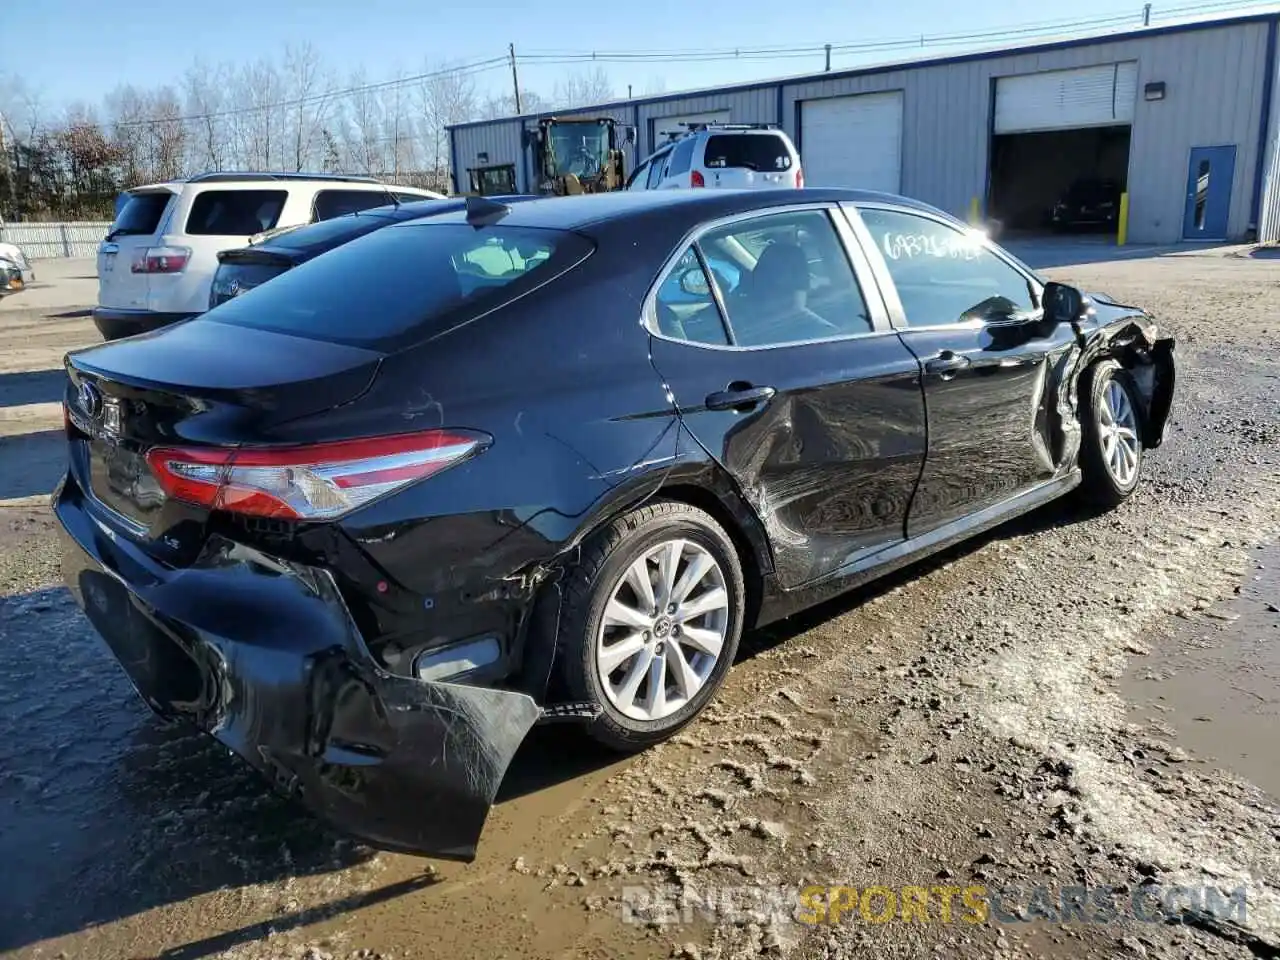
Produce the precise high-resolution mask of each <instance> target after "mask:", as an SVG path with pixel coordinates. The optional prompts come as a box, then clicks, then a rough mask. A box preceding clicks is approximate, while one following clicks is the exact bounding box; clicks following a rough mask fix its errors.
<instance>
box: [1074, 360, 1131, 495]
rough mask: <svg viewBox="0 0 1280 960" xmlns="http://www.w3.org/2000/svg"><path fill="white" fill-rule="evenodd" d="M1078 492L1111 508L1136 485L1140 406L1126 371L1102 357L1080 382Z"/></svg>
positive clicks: (1114, 362) (1129, 375)
mask: <svg viewBox="0 0 1280 960" xmlns="http://www.w3.org/2000/svg"><path fill="white" fill-rule="evenodd" d="M1080 397H1081V399H1082V404H1081V409H1080V427H1081V441H1080V442H1081V447H1080V470H1081V473H1082V474H1083V477H1082V482H1081V486H1080V491H1081V494H1082V496H1083V497H1084V498H1085V499H1086V500H1087V501H1089V502H1090V503H1093V504H1096V505H1098V506H1102V507H1114V506H1116V505H1118V504H1119V503H1121V502H1122V501H1124V500H1125V499H1126V498H1128V496H1129V495H1130V494H1132V493H1133V491H1134V490H1135V489H1136V488H1137V486H1138V478H1139V476H1140V475H1141V473H1142V428H1141V423H1142V421H1141V417H1142V413H1141V410H1142V407H1141V406H1140V400H1139V394H1138V387H1137V384H1136V382H1135V381H1134V379H1133V376H1132V374H1130V373H1129V371H1128V370H1126V369H1125V368H1124V367H1122V366H1120V364H1119V363H1117V362H1116V361H1114V360H1102V361H1099V362H1098V363H1095V364H1093V366H1091V367H1089V369H1088V370H1086V371H1085V373H1084V376H1083V377H1082V378H1081V381H1080Z"/></svg>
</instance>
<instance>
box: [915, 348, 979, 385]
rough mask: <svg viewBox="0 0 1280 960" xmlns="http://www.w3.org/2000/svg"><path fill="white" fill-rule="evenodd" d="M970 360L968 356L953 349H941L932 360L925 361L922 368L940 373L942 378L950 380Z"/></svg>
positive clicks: (967, 364)
mask: <svg viewBox="0 0 1280 960" xmlns="http://www.w3.org/2000/svg"><path fill="white" fill-rule="evenodd" d="M971 362H972V361H970V360H969V358H968V357H966V356H963V355H962V354H959V353H956V352H955V351H953V350H943V351H942V352H941V353H940V354H938V355H937V356H936V357H934V358H933V359H932V360H927V361H925V365H924V368H925V370H926V371H927V372H929V373H937V374H940V375H941V376H942V379H943V380H950V379H951V378H952V377H954V376H955V375H956V373H958V372H959V371H960V370H963V369H964V368H965V367H967V366H969V364H970V363H971Z"/></svg>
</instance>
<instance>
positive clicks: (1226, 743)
mask: <svg viewBox="0 0 1280 960" xmlns="http://www.w3.org/2000/svg"><path fill="white" fill-rule="evenodd" d="M1277 608H1280V544H1271V545H1269V546H1266V547H1263V548H1261V549H1256V550H1252V551H1250V554H1249V558H1248V568H1247V570H1246V572H1245V576H1244V579H1243V581H1242V582H1241V583H1240V585H1239V587H1238V588H1237V593H1236V595H1235V596H1234V597H1232V598H1231V599H1229V600H1226V601H1223V602H1221V603H1215V604H1211V605H1207V606H1206V607H1205V609H1203V610H1198V611H1195V612H1192V613H1189V614H1188V615H1187V619H1185V620H1175V621H1174V622H1175V623H1177V624H1180V626H1177V627H1175V628H1173V629H1172V630H1171V631H1170V632H1169V633H1167V634H1166V635H1165V636H1163V637H1160V638H1151V642H1150V647H1151V653H1150V655H1149V656H1144V657H1134V658H1133V660H1132V661H1131V665H1130V670H1129V673H1128V675H1127V676H1126V677H1125V679H1124V681H1123V684H1122V688H1123V691H1124V693H1125V696H1126V698H1127V699H1128V700H1129V702H1130V704H1131V705H1132V706H1131V708H1130V719H1132V720H1134V721H1136V722H1139V723H1151V722H1152V721H1156V722H1159V723H1162V724H1165V725H1167V726H1168V727H1169V728H1170V729H1171V730H1172V731H1174V733H1175V734H1176V739H1177V741H1178V743H1179V744H1180V745H1181V746H1182V747H1183V749H1185V750H1186V751H1187V752H1188V753H1190V754H1192V755H1193V756H1195V757H1197V758H1200V759H1205V760H1209V759H1212V760H1213V761H1214V762H1216V763H1217V764H1218V765H1219V766H1221V767H1223V768H1224V769H1226V770H1229V771H1231V772H1232V773H1235V774H1236V775H1237V776H1240V777H1242V778H1244V779H1246V780H1249V781H1251V782H1252V783H1254V784H1256V785H1257V786H1259V787H1261V788H1262V789H1263V790H1265V791H1267V792H1268V793H1269V794H1271V796H1272V797H1275V798H1277V799H1280V763H1277V762H1276V760H1277V756H1276V754H1277V746H1276V744H1277V742H1280V610H1278V609H1277Z"/></svg>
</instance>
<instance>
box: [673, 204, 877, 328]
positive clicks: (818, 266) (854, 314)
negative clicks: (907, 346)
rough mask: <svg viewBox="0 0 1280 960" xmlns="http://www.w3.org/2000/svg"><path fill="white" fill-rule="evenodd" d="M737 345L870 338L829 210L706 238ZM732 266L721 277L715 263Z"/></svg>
mask: <svg viewBox="0 0 1280 960" xmlns="http://www.w3.org/2000/svg"><path fill="white" fill-rule="evenodd" d="M698 244H699V248H700V249H701V250H702V252H703V255H704V256H705V257H706V259H707V261H708V262H709V263H710V264H711V265H712V271H713V274H714V275H715V278H716V284H717V286H718V287H719V289H720V291H721V294H722V296H723V298H724V303H725V308H726V310H727V311H728V314H729V317H728V319H729V328H730V330H731V331H732V333H733V342H734V343H735V344H738V345H740V346H771V345H777V344H784V343H796V342H803V341H807V340H823V339H828V338H831V337H842V336H850V335H853V334H859V333H870V332H871V331H872V329H873V326H872V322H871V317H870V314H869V312H868V310H867V304H866V301H865V300H864V299H863V296H862V290H861V288H860V287H859V286H858V281H857V278H856V277H855V276H854V273H853V267H852V266H851V265H850V263H849V258H848V255H847V254H846V252H845V249H844V244H843V243H842V242H841V240H840V236H839V234H838V233H836V230H835V227H834V226H833V225H832V223H831V219H830V217H829V216H828V215H827V213H826V212H825V211H823V210H796V211H790V212H787V213H775V214H770V215H768V216H763V217H753V218H751V219H749V220H744V221H741V222H737V223H732V224H728V225H726V226H724V227H720V228H718V229H716V230H712V231H709V232H708V233H706V234H704V235H703V236H702V237H701V238H700V239H699V241H698ZM718 262H720V263H729V264H732V265H734V267H735V269H736V271H737V276H736V277H732V276H730V277H727V278H724V279H722V277H721V271H719V270H717V269H716V264H717V263H718Z"/></svg>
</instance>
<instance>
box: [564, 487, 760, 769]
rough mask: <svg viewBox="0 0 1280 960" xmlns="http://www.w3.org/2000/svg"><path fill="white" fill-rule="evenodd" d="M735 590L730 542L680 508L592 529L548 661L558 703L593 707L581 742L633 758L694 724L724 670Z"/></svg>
mask: <svg viewBox="0 0 1280 960" xmlns="http://www.w3.org/2000/svg"><path fill="white" fill-rule="evenodd" d="M744 593H745V591H744V587H743V579H742V567H741V564H740V563H739V560H738V555H737V551H736V550H735V549H734V546H733V542H732V541H731V540H730V539H729V536H728V534H726V533H725V532H724V530H723V529H722V528H721V526H720V525H719V524H718V523H716V521H715V520H714V519H713V518H712V517H711V516H710V515H708V514H707V513H705V512H704V511H702V510H699V509H697V508H696V507H693V506H690V505H689V504H685V503H679V502H674V501H667V502H660V503H655V504H652V505H649V506H646V507H641V508H639V509H637V510H633V511H632V512H630V513H628V514H626V515H624V516H622V517H620V518H618V519H617V520H615V521H614V522H613V523H611V524H610V525H609V526H608V527H606V528H605V529H604V530H602V531H600V532H599V533H597V534H596V535H595V536H594V537H593V538H592V540H591V541H590V542H589V543H588V545H587V546H586V547H585V548H584V550H583V555H582V560H581V561H580V563H579V564H578V566H577V568H576V569H575V570H574V571H573V572H572V573H571V575H570V580H569V587H568V591H567V594H566V597H565V612H564V617H563V621H562V632H561V649H560V653H559V656H560V662H561V665H562V671H563V676H564V679H565V683H566V685H567V687H568V689H569V695H570V696H571V697H572V698H574V699H579V700H585V701H589V702H591V703H594V704H596V705H597V706H599V708H600V710H601V713H600V716H599V717H598V718H597V719H596V720H595V721H594V722H593V723H592V724H591V725H590V727H588V732H589V733H590V734H591V736H592V737H594V738H595V739H596V740H599V741H600V742H601V743H604V744H605V745H607V746H609V747H612V748H613V749H615V750H621V751H633V750H637V749H640V748H643V747H646V746H649V745H650V744H653V743H657V742H658V741H660V740H664V739H666V738H667V737H669V736H671V735H672V734H674V733H675V732H676V731H677V730H679V729H680V728H681V727H683V726H684V725H685V724H687V723H688V722H689V721H690V720H692V719H693V718H694V717H695V716H697V714H698V713H699V712H701V710H702V709H703V707H705V706H706V705H707V703H709V702H710V700H711V698H712V697H713V696H714V695H715V692H716V690H717V689H718V688H719V687H720V685H721V683H723V682H724V678H725V674H727V673H728V671H729V668H730V667H731V666H732V665H733V658H734V655H735V654H736V652H737V649H738V638H739V636H740V635H741V633H742V621H743V601H744Z"/></svg>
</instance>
